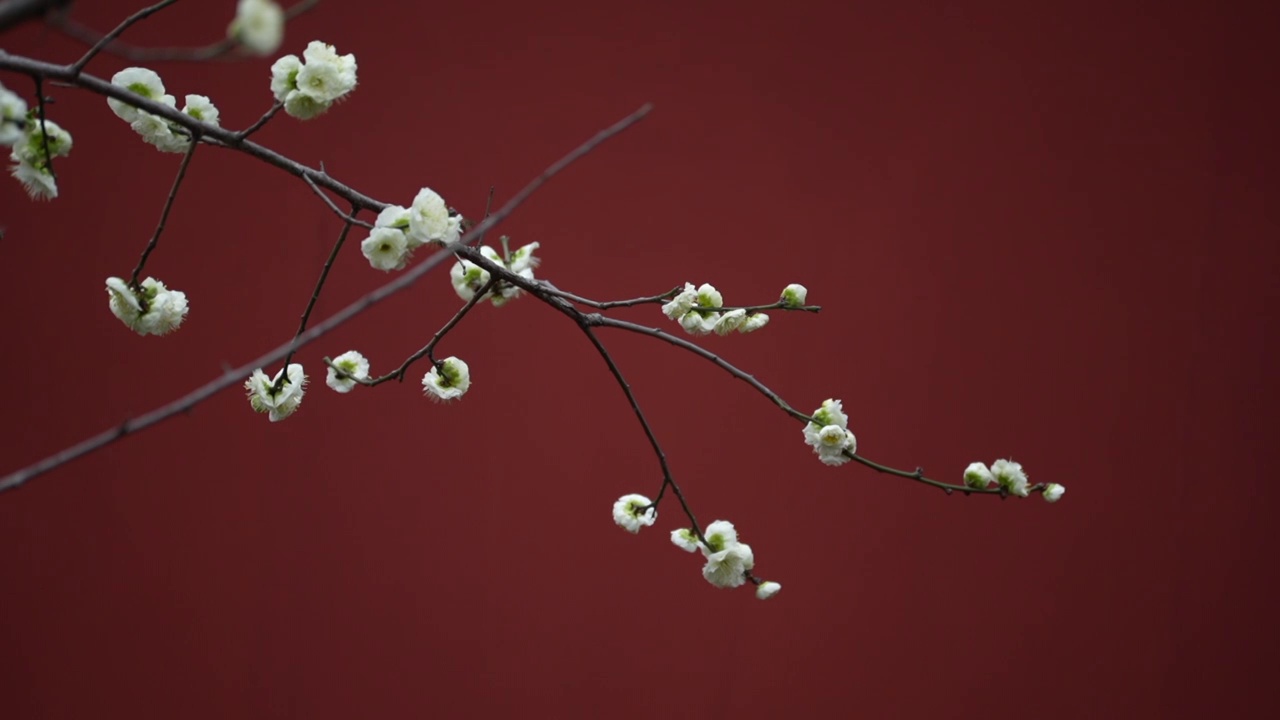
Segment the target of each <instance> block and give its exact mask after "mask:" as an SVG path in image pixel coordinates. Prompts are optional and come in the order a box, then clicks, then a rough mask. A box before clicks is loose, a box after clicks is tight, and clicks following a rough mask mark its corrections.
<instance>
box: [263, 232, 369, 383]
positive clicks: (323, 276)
mask: <svg viewBox="0 0 1280 720" xmlns="http://www.w3.org/2000/svg"><path fill="white" fill-rule="evenodd" d="M357 212H359V210H357V209H356V208H352V209H351V215H352V216H353V217H354V216H355V214H356V213H357ZM350 232H351V223H349V222H347V223H343V224H342V232H340V233H338V241H337V242H335V243H334V244H333V249H332V250H330V251H329V258H328V259H327V260H325V261H324V267H323V268H321V269H320V279H319V280H317V281H316V287H315V290H312V291H311V299H310V300H308V301H307V309H306V310H303V311H302V318H301V319H300V320H299V321H298V332H296V333H294V337H295V338H297V337H301V336H302V333H304V332H306V330H307V320H309V319H310V318H311V311H312V310H314V309H315V306H316V301H317V300H319V299H320V291H321V290H322V289H323V288H324V283H325V280H328V279H329V268H331V267H333V261H334V259H336V258H337V257H338V251H339V250H341V249H342V244H343V243H345V242H346V241H347V234H348V233H350ZM296 350H297V348H295V349H294V350H290V351H289V354H288V355H286V356H285V357H284V366H285V368H288V367H289V361H290V360H293V353H294V352H295V351H296ZM287 374H288V373H280V377H279V378H278V379H277V380H276V383H277V384H278V385H279V384H282V383H283V382H284V378H285V375H287ZM279 389H280V388H279V387H277V388H276V390H279Z"/></svg>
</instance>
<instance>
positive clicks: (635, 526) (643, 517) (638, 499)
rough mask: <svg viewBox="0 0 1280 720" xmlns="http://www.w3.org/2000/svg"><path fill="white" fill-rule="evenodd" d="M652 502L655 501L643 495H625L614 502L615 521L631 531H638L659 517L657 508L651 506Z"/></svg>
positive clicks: (619, 525)
mask: <svg viewBox="0 0 1280 720" xmlns="http://www.w3.org/2000/svg"><path fill="white" fill-rule="evenodd" d="M652 504H653V501H652V500H650V499H649V498H647V497H645V496H643V495H637V494H635V493H632V494H630V495H623V496H622V497H620V498H618V501H617V502H615V503H614V504H613V521H614V522H615V523H617V525H618V527H620V528H622V529H623V530H626V531H627V532H629V533H638V532H640V528H642V527H644V526H647V525H652V524H653V523H654V522H656V521H657V519H658V510H657V508H653V507H649V506H650V505H652Z"/></svg>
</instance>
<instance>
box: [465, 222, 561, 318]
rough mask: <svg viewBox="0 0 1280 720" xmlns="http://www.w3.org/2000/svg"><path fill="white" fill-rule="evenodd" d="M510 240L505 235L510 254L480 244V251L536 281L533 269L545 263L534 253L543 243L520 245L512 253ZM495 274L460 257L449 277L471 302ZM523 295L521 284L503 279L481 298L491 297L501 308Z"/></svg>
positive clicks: (491, 260)
mask: <svg viewBox="0 0 1280 720" xmlns="http://www.w3.org/2000/svg"><path fill="white" fill-rule="evenodd" d="M509 240H510V239H509V238H508V237H506V236H505V235H504V236H503V237H502V248H503V251H504V253H506V254H505V257H504V256H500V255H498V251H497V250H494V249H493V248H491V247H489V246H488V245H483V246H481V247H480V254H481V255H483V256H484V257H485V259H486V260H488V261H490V262H492V263H494V264H495V265H499V266H502V267H505V268H506V269H507V270H510V271H511V272H512V273H514V274H516V275H519V276H520V277H522V278H524V279H525V280H533V269H534V268H535V267H537V266H538V263H539V262H541V261H540V260H539V259H538V258H537V257H535V256H534V254H533V253H534V251H535V250H537V249H538V247H539V243H536V242H531V243H529V244H528V245H522V246H520V247H519V248H517V249H516V251H515V252H510V250H509V248H508V247H507V243H508V242H509ZM491 277H492V275H490V273H489V271H488V270H485V269H484V268H482V267H480V266H479V265H476V264H475V263H473V262H471V261H470V260H463V259H459V260H458V262H456V263H454V265H453V267H452V268H450V269H449V279H450V280H451V281H453V291H454V292H456V293H458V297H460V298H462V299H463V300H466V301H470V300H471V298H473V297H475V294H476V293H478V292H480V290H481V288H483V287H484V286H485V285H487V284H489V280H490V278H491ZM519 295H520V288H519V287H518V286H516V285H513V284H511V283H509V282H506V281H504V280H501V279H499V280H498V281H497V282H495V283H494V284H493V287H492V288H490V289H489V291H488V293H487V294H486V295H485V296H484V298H481V300H483V299H485V298H488V299H489V301H490V302H492V303H493V305H494V307H500V306H502V305H505V304H507V302H509V301H511V300H514V299H515V298H517V297H519Z"/></svg>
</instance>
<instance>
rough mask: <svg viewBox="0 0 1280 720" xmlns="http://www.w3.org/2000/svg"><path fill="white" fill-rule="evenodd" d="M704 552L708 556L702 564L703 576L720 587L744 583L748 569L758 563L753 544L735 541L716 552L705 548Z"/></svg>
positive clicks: (731, 586)
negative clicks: (752, 548)
mask: <svg viewBox="0 0 1280 720" xmlns="http://www.w3.org/2000/svg"><path fill="white" fill-rule="evenodd" d="M708 539H710V538H708ZM702 554H703V555H705V556H706V558H707V564H706V565H703V566H702V577H704V578H706V579H707V582H709V583H711V584H712V585H715V586H716V587H720V588H735V587H738V586H739V585H742V584H743V583H745V582H746V581H747V577H746V575H747V571H748V570H750V569H751V568H753V567H755V564H756V559H755V554H754V553H752V552H751V546H750V545H747V544H745V543H739V542H735V543H732V544H730V545H728V546H727V547H725V548H724V549H723V550H719V551H716V552H709V551H708V550H707V549H706V548H703V550H702Z"/></svg>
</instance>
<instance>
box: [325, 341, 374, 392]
mask: <svg viewBox="0 0 1280 720" xmlns="http://www.w3.org/2000/svg"><path fill="white" fill-rule="evenodd" d="M338 370H341V371H342V372H343V377H338ZM368 379H369V361H368V360H366V359H365V357H364V356H363V355H361V354H360V353H358V352H356V351H355V350H348V351H346V352H344V353H342V354H341V355H339V356H338V357H336V358H334V359H333V364H332V365H331V366H329V375H328V376H327V377H326V378H325V379H324V382H325V384H326V385H328V386H329V387H331V388H333V389H334V390H336V391H338V392H340V393H349V392H351V388H354V387H355V386H356V385H357V384H358V383H359V382H360V381H362V380H368Z"/></svg>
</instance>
